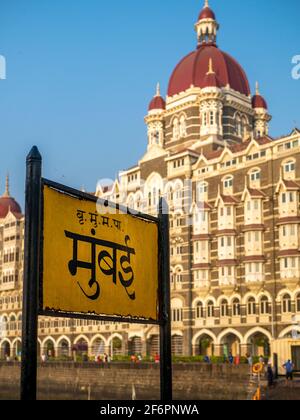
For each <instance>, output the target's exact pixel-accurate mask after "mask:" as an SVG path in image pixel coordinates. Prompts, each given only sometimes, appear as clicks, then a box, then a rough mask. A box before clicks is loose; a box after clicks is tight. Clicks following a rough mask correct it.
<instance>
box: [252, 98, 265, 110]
mask: <svg viewBox="0 0 300 420" xmlns="http://www.w3.org/2000/svg"><path fill="white" fill-rule="evenodd" d="M252 108H254V109H255V108H264V109H268V104H267V102H266V100H265V99H264V98H263V97H262V96H261V95H255V96H253V98H252Z"/></svg>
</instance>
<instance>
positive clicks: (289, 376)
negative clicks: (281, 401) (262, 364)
mask: <svg viewBox="0 0 300 420" xmlns="http://www.w3.org/2000/svg"><path fill="white" fill-rule="evenodd" d="M282 367H283V368H284V369H285V372H286V375H285V377H286V385H288V384H289V381H290V383H292V382H293V379H294V364H293V362H292V361H291V360H288V361H287V362H286V363H285V364H284V365H283V366H282Z"/></svg>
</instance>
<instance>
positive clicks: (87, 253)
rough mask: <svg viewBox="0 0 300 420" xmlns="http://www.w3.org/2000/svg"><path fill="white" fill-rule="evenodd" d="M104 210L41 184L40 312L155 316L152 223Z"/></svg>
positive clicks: (155, 258) (155, 237)
mask: <svg viewBox="0 0 300 420" xmlns="http://www.w3.org/2000/svg"><path fill="white" fill-rule="evenodd" d="M97 210H98V211H97ZM99 211H100V213H99ZM104 212H105V213H104ZM110 213H111V212H109V211H108V210H107V209H106V210H103V209H100V208H97V204H96V203H94V202H91V201H87V200H82V199H78V198H75V197H72V196H70V195H67V194H64V193H62V192H59V191H56V190H54V189H52V188H50V187H48V186H44V238H43V310H44V311H45V310H56V311H62V312H68V313H74V312H75V313H83V314H89V313H90V314H96V315H107V316H111V315H116V316H122V317H139V318H146V319H151V320H155V321H156V320H158V227H157V224H156V223H154V222H149V221H145V220H142V219H139V218H137V217H134V216H131V215H128V214H110ZM114 213H117V212H116V211H115V212H114Z"/></svg>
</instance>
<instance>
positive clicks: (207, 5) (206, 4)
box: [203, 0, 209, 9]
mask: <svg viewBox="0 0 300 420" xmlns="http://www.w3.org/2000/svg"><path fill="white" fill-rule="evenodd" d="M206 7H209V4H208V0H205V2H204V7H203V9H205V8H206Z"/></svg>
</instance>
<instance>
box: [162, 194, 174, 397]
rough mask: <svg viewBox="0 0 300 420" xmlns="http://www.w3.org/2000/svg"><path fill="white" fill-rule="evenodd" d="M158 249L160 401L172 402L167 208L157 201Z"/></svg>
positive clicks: (164, 203)
mask: <svg viewBox="0 0 300 420" xmlns="http://www.w3.org/2000/svg"><path fill="white" fill-rule="evenodd" d="M159 226H160V228H159V235H160V238H159V245H160V246H159V249H160V299H159V300H160V302H159V306H160V308H159V309H160V321H161V326H160V384H161V385H160V386H161V400H162V401H172V399H173V391H172V344H171V291H170V236H169V208H168V205H167V202H166V201H165V200H164V199H163V198H160V201H159Z"/></svg>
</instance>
